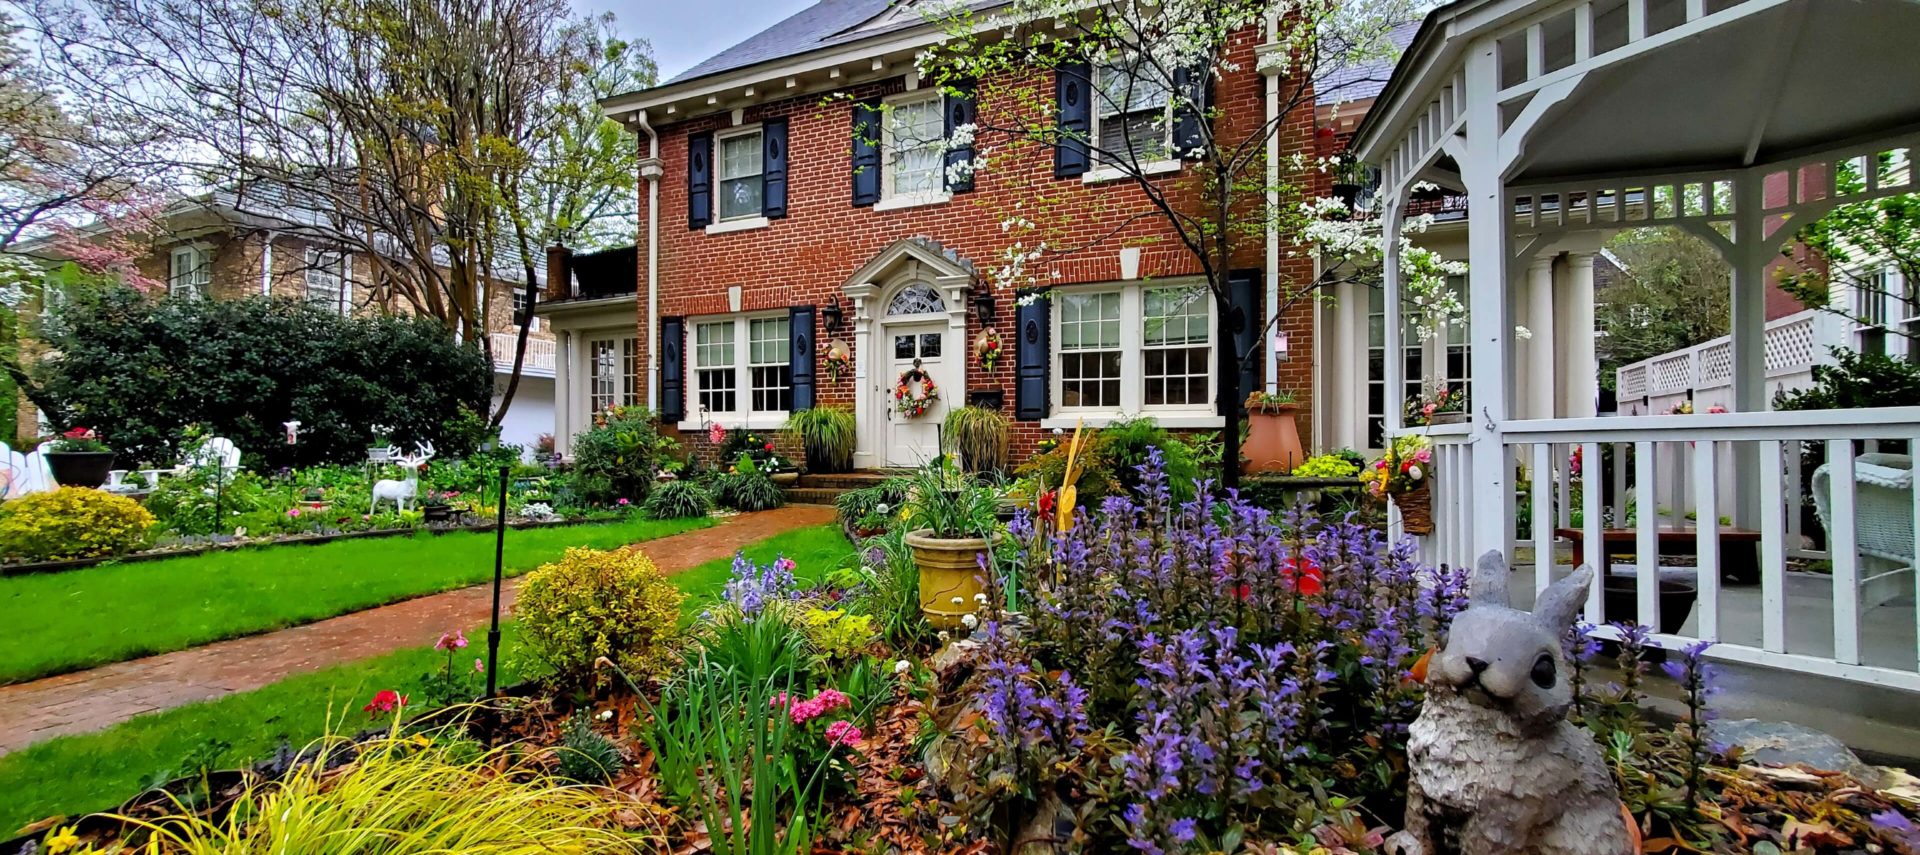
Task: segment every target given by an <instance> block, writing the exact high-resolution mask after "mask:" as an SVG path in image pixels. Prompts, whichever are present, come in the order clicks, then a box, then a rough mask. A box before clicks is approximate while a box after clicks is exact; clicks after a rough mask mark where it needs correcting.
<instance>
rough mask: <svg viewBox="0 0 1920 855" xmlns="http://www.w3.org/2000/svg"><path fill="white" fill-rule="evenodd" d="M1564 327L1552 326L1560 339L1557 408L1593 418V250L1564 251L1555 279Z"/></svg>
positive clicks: (1596, 386) (1596, 370)
mask: <svg viewBox="0 0 1920 855" xmlns="http://www.w3.org/2000/svg"><path fill="white" fill-rule="evenodd" d="M1559 285H1560V289H1559V290H1560V294H1561V296H1560V298H1559V302H1560V305H1562V306H1565V307H1566V315H1565V317H1566V320H1567V328H1566V329H1564V330H1555V331H1554V332H1555V337H1556V338H1558V339H1559V340H1560V342H1561V345H1560V362H1561V364H1562V365H1565V366H1566V369H1565V370H1566V373H1565V374H1564V375H1563V376H1562V377H1561V378H1560V390H1561V391H1560V412H1561V413H1562V414H1564V415H1565V416H1566V417H1567V418H1570V419H1588V418H1593V417H1594V416H1595V415H1596V414H1597V413H1598V411H1599V407H1600V401H1599V398H1600V363H1599V361H1598V360H1597V359H1595V357H1594V353H1593V345H1594V335H1593V253H1591V252H1569V253H1567V272H1566V276H1565V277H1564V278H1563V279H1562V280H1561V282H1560V283H1559Z"/></svg>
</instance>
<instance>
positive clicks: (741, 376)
mask: <svg viewBox="0 0 1920 855" xmlns="http://www.w3.org/2000/svg"><path fill="white" fill-rule="evenodd" d="M786 317H788V315H787V314H786V313H785V312H784V311H773V312H741V313H737V314H732V315H702V316H695V317H690V318H688V319H687V345H686V350H685V351H684V352H685V353H686V354H687V382H685V383H683V384H681V385H682V386H683V387H684V388H683V389H681V394H682V395H683V396H685V399H686V401H685V408H686V409H685V412H686V414H687V416H686V418H684V419H681V420H680V424H679V425H677V427H679V428H680V429H681V430H683V431H698V430H705V429H706V427H707V426H708V425H719V426H721V427H723V428H726V429H727V430H778V429H779V428H780V427H781V426H782V425H785V424H786V423H787V416H788V414H789V413H788V411H786V410H774V411H767V410H755V409H753V333H752V329H753V322H754V321H756V320H762V319H765V318H786ZM717 323H732V324H733V402H734V406H736V407H739V408H740V409H737V410H733V411H730V412H713V411H711V410H701V409H700V381H699V374H698V372H699V370H700V364H699V355H698V347H699V338H698V336H699V333H698V332H697V330H698V329H699V328H700V326H701V325H703V324H717ZM789 335H791V330H789ZM787 358H788V362H787V366H788V368H789V369H791V368H792V366H793V362H792V358H793V357H792V354H788V357H787ZM787 384H788V387H789V388H791V387H792V384H793V379H792V376H791V374H789V376H788V379H787Z"/></svg>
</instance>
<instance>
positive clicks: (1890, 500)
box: [1813, 453, 1914, 607]
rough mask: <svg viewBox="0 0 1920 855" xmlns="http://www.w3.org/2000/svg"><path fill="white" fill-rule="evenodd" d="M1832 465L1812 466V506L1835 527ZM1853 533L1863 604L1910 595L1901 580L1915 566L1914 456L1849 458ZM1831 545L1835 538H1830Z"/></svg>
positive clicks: (1824, 521)
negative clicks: (1830, 466) (1858, 551)
mask: <svg viewBox="0 0 1920 855" xmlns="http://www.w3.org/2000/svg"><path fill="white" fill-rule="evenodd" d="M1829 465H1830V464H1825V463H1823V464H1821V465H1820V467H1819V468H1818V469H1815V470H1813V509H1814V512H1815V513H1817V514H1819V515H1820V525H1821V527H1822V528H1825V529H1826V530H1827V531H1829V532H1831V531H1833V526H1834V519H1833V489H1832V486H1831V485H1832V483H1833V479H1832V473H1830V472H1829V471H1828V468H1827V467H1828V466H1829ZM1853 480H1854V491H1855V492H1854V502H1853V508H1854V531H1855V533H1856V535H1857V538H1858V545H1859V548H1860V554H1861V555H1862V556H1863V557H1865V558H1866V559H1868V560H1866V561H1863V562H1862V566H1861V572H1860V588H1861V604H1862V605H1863V606H1868V607H1871V606H1876V605H1881V604H1883V603H1886V602H1889V601H1891V600H1893V599H1895V598H1897V597H1903V596H1906V595H1911V594H1912V593H1913V586H1912V585H1911V584H1910V583H1909V584H1901V582H1902V581H1903V580H1904V577H1905V574H1908V573H1912V572H1913V568H1914V538H1913V458H1912V457H1909V456H1907V455H1905V454H1880V453H1871V454H1862V455H1860V456H1858V457H1855V458H1854V459H1853ZM1827 542H1828V543H1829V544H1831V543H1832V542H1833V539H1832V538H1831V537H1829V538H1828V539H1827Z"/></svg>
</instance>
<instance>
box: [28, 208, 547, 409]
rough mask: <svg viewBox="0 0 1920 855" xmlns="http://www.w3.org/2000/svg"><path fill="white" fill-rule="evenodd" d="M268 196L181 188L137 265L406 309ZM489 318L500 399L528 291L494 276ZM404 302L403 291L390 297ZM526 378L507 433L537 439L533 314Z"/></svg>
mask: <svg viewBox="0 0 1920 855" xmlns="http://www.w3.org/2000/svg"><path fill="white" fill-rule="evenodd" d="M267 207H269V206H266V205H263V204H261V203H260V202H259V201H258V200H257V199H250V200H249V202H248V203H247V204H246V205H245V206H244V210H243V209H242V206H239V205H236V204H235V202H234V199H233V198H232V196H231V195H229V194H227V193H224V192H219V191H216V192H212V193H207V194H204V195H200V196H195V197H188V198H182V199H180V200H178V201H177V202H175V203H173V204H172V205H169V206H168V207H167V208H166V209H165V210H164V211H163V212H162V213H161V214H160V216H159V218H158V219H159V226H160V233H159V235H158V236H156V237H152V238H150V239H149V240H150V241H151V249H150V251H148V252H147V253H146V254H145V255H142V256H140V257H138V258H137V259H136V260H135V262H134V266H135V268H136V269H137V270H138V271H139V273H140V275H142V276H144V277H146V278H148V279H151V280H153V281H155V282H160V283H163V284H164V285H165V287H166V290H167V292H168V293H169V294H171V295H174V296H183V297H200V298H211V299H238V298H242V297H249V296H274V297H285V298H290V299H299V300H307V301H311V302H313V303H316V304H319V305H322V306H325V307H327V308H329V309H333V310H336V311H339V312H342V313H360V312H371V311H398V312H404V311H406V307H405V306H404V305H387V304H377V302H378V301H377V300H376V297H375V295H374V293H373V292H372V289H371V288H369V287H368V283H370V282H372V281H373V278H374V275H373V269H372V264H371V262H370V261H369V259H368V258H366V257H365V256H364V255H363V254H359V253H355V252H352V251H349V250H345V249H341V248H338V247H330V246H328V245H327V244H325V243H323V242H320V241H317V240H315V239H313V238H312V237H310V236H308V235H310V234H311V230H303V229H302V228H300V226H299V225H298V224H299V223H302V222H309V221H311V220H312V219H313V217H314V216H315V215H314V213H313V212H312V211H310V210H302V209H299V208H297V207H293V206H288V207H286V208H284V209H280V210H266V211H263V209H264V208H267ZM17 251H19V252H22V253H24V254H30V255H38V256H41V257H46V258H49V259H55V258H57V256H56V254H55V251H54V248H53V244H52V242H50V241H46V240H41V241H36V242H33V243H29V244H25V245H22V246H21V247H19V248H18V250H17ZM492 287H493V289H494V295H493V300H492V306H491V311H490V313H489V314H490V317H489V323H488V328H489V329H490V330H492V332H491V335H493V336H494V337H495V338H494V348H495V353H496V364H495V371H494V404H495V406H498V404H499V401H500V397H501V395H502V394H503V393H504V391H505V389H506V383H507V380H508V378H509V376H510V375H511V373H512V369H513V361H512V355H513V350H512V347H513V344H514V336H516V335H517V334H518V321H517V320H516V318H517V317H520V316H523V315H524V314H525V313H524V312H521V311H517V309H520V308H524V306H523V303H524V301H525V291H524V288H522V287H517V286H516V283H514V282H512V281H510V280H508V279H506V278H502V279H499V280H496V281H495V282H494V283H493V286H492ZM389 302H391V303H398V301H389ZM533 325H534V326H533V329H532V330H531V331H530V332H529V338H528V342H527V356H526V361H525V364H524V365H523V367H522V372H521V379H520V388H519V390H518V391H517V392H516V393H515V395H514V403H513V405H512V406H511V407H510V408H509V410H508V414H507V418H506V419H505V421H504V422H503V424H502V426H501V427H502V430H501V438H502V441H504V442H507V443H512V444H516V445H524V446H529V447H531V446H532V445H533V443H534V442H535V441H536V440H537V438H538V437H539V436H540V435H541V434H544V433H546V432H547V431H549V430H551V426H552V423H553V413H552V406H553V405H552V401H553V391H552V382H553V381H552V377H553V337H552V334H551V333H550V332H547V331H545V330H543V329H541V327H542V324H541V322H540V321H539V319H538V318H535V319H533ZM19 407H20V414H19V418H20V421H19V425H20V432H21V434H22V437H23V438H25V437H26V436H27V435H30V434H34V433H35V431H36V428H37V426H39V424H40V415H39V413H38V412H37V411H36V410H35V409H34V407H33V406H32V404H30V403H28V402H26V401H25V400H24V398H23V399H22V400H21V401H20V403H19Z"/></svg>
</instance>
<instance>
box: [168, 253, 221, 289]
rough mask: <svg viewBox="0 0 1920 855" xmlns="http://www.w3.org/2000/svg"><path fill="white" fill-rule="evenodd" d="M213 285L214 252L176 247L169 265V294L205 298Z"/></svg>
mask: <svg viewBox="0 0 1920 855" xmlns="http://www.w3.org/2000/svg"><path fill="white" fill-rule="evenodd" d="M212 284H213V252H212V251H211V250H208V249H207V248H206V247H201V246H182V247H175V248H174V250H173V254H172V256H171V257H170V258H169V259H168V264H167V293H169V294H172V295H174V296H176V297H204V296H206V293H207V288H208V286H211V285H212Z"/></svg>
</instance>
